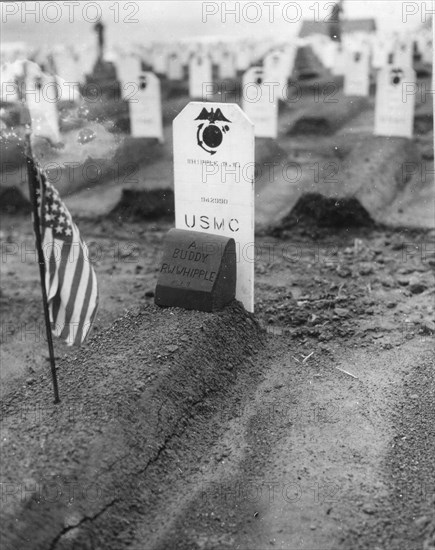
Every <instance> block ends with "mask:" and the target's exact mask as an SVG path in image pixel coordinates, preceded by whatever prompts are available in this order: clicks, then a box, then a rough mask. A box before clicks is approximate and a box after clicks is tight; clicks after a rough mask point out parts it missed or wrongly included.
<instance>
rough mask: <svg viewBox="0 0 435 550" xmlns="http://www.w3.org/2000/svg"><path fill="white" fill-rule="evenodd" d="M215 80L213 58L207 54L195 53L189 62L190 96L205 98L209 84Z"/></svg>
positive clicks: (192, 97)
mask: <svg viewBox="0 0 435 550" xmlns="http://www.w3.org/2000/svg"><path fill="white" fill-rule="evenodd" d="M212 82H213V75H212V65H211V59H210V57H209V56H208V55H206V54H195V55H193V56H192V57H191V59H190V63H189V97H190V98H191V99H203V98H204V95H206V93H207V85H210V84H211V83H212Z"/></svg>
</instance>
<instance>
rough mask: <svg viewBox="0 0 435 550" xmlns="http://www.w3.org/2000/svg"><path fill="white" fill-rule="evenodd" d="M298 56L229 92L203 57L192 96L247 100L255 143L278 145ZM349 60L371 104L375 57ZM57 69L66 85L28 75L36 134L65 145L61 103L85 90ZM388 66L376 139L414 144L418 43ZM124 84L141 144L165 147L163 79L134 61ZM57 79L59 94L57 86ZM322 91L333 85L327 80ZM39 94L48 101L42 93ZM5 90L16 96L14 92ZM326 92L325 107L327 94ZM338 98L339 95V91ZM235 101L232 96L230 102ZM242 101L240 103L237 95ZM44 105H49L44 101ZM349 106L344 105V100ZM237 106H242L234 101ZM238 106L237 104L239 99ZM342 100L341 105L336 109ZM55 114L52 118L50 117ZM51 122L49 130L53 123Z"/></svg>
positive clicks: (282, 55) (356, 54)
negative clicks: (281, 113) (61, 135)
mask: <svg viewBox="0 0 435 550" xmlns="http://www.w3.org/2000/svg"><path fill="white" fill-rule="evenodd" d="M295 55H296V50H295V49H292V48H287V49H280V50H273V51H271V52H269V53H268V54H267V55H266V56H265V57H264V59H263V66H261V67H260V66H254V67H250V68H248V70H247V71H245V73H244V74H243V77H242V82H241V87H240V85H239V89H236V88H235V87H234V83H232V84H228V85H227V84H225V83H223V84H222V83H217V82H213V77H212V65H211V60H210V57H209V56H208V55H205V54H204V55H196V56H194V57H193V58H192V59H191V60H190V66H189V90H190V98H191V99H198V100H203V101H206V100H215V99H216V97H219V94H220V97H221V101H226V97H225V96H226V94H227V93H228V92H231V91H232V90H233V91H235V93H236V97H238V98H239V99H241V105H242V109H243V111H244V112H245V113H246V115H247V116H248V117H249V118H250V120H251V121H252V122H253V123H254V127H255V136H256V137H263V138H273V139H276V138H277V137H278V107H279V102H280V101H284V102H295V101H297V100H298V98H299V95H298V94H300V89H299V86H298V83H297V82H294V81H293V82H290V84H289V78H290V76H291V75H292V73H293V67H294V58H295ZM340 55H341V56H342V57H344V58H345V63H344V66H345V71H344V73H345V74H344V86H343V95H344V97H346V96H347V97H353V96H363V97H367V96H368V95H369V90H370V82H371V74H373V65H372V63H371V59H372V58H371V56H370V50H369V48H368V47H365V46H364V44H363V43H359V44H354V48H352V49H351V48H350V47H349V49H348V50H344V48H343V51H342V53H341V54H340ZM61 61H62V59H59V58H57V59H56V64H57V66H58V67H59V68H61V67H62V70H61V71H60V72H61V74H62V77H63V78H60V76H59V75H57V76H52V75H49V74H46V73H42V71H41V70H40V69H39V68H38V66H37V65H36V64H33V65H30V64H29V65H28V66H29V67H30V69H29V70H28V72H27V75H26V88H25V89H26V92H28V93H26V96H27V97H26V99H27V104H28V106H29V109H30V111H31V116H32V123H33V124H34V127H35V128H37V127H39V128H40V129H41V131H42V127H41V125H44V124H49V125H50V126H51V127H52V132H53V133H54V134H55V136H54V137H53V139H59V129H58V124H57V123H56V121H57V119H58V115H57V102H56V101H55V97H56V95H55V92H57V98H58V99H65V98H68V99H73V100H75V99H79V97H80V95H79V94H78V92H77V91H78V83H77V82H76V87H71V82H72V81H71V80H70V76H69V74H68V63H67V62H66V61H65V60H63V61H64V62H63V63H61ZM385 62H386V64H385V65H384V66H383V67H382V68H380V69H378V70H377V71H375V73H376V101H375V123H374V134H375V135H387V136H401V137H408V138H410V137H412V133H413V119H414V106H415V97H416V95H417V92H418V89H417V85H416V76H415V71H414V70H413V68H412V48H411V45H410V42H408V43H401V44H398V45H397V48H396V50H393V53H392V54H389V56H388V57H386V59H385ZM117 72H118V78H119V80H120V83H121V91H122V97H123V99H124V100H126V101H128V102H129V110H130V128H131V135H132V136H133V137H145V138H156V139H158V140H160V141H161V142H162V141H163V122H162V100H161V83H160V79H159V78H158V76H156V75H155V74H154V73H153V72H151V71H142V69H141V66H140V61H139V59H138V58H137V57H129V58H126V59H124V60H123V61H122V62H120V63H119V64H118V66H117ZM53 79H56V84H57V89H56V90H55V89H54V88H53V87H52V86H50V84H52V83H53V82H52V81H53ZM319 84H321V86H322V88H325V87H327V86H328V85H330V84H332V82H331V83H329V82H327V81H326V80H323V81H322V82H321V83H319ZM37 86H39V87H40V89H41V91H40V93H35V88H36V87H37ZM2 90H3V91H4V90H6V91H8V88H7V86H6V87H4V86H2ZM14 90H15V88H14V87H11V88H10V89H9V93H8V94H7V97H6V98H5V97H4V94H2V95H3V97H2V99H4V100H9V101H11V100H12V101H14V100H16V101H17V100H18V95H17V94H15V93H14ZM324 91H325V90H324V89H322V90H320V89H319V90H318V94H319V96H320V100H322V99H323V98H322V97H321V94H322V92H324ZM335 91H336V90H335ZM229 97H231V96H229ZM233 97H234V95H233ZM44 99H45V100H46V101H44ZM341 100H343V101H344V99H343V96H341ZM232 101H234V99H233V100H232ZM236 101H237V99H236ZM336 101H337V100H336V99H335V100H334V102H336ZM325 109H327V104H326V103H325ZM50 113H51V114H50ZM47 121H48V122H47ZM44 132H45V133H46V130H44Z"/></svg>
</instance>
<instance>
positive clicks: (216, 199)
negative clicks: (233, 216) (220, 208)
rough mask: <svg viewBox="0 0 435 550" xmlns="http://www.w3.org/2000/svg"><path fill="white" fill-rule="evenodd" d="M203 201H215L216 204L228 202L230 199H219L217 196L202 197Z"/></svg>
mask: <svg viewBox="0 0 435 550" xmlns="http://www.w3.org/2000/svg"><path fill="white" fill-rule="evenodd" d="M201 202H214V203H215V204H228V199H218V198H217V197H201Z"/></svg>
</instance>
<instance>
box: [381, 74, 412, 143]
mask: <svg viewBox="0 0 435 550" xmlns="http://www.w3.org/2000/svg"><path fill="white" fill-rule="evenodd" d="M407 90H408V91H409V90H415V71H414V70H413V69H412V68H411V67H400V66H396V65H394V66H391V65H387V66H386V67H384V68H383V69H381V70H380V71H379V72H378V75H377V83H376V103H375V129H374V134H375V135H377V136H398V137H406V138H411V137H412V133H413V124H414V106H415V93H406V92H407Z"/></svg>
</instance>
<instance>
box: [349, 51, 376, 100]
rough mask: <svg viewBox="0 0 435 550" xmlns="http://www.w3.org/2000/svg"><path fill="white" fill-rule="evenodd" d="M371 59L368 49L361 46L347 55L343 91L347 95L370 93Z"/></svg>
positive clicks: (363, 95)
mask: <svg viewBox="0 0 435 550" xmlns="http://www.w3.org/2000/svg"><path fill="white" fill-rule="evenodd" d="M369 89H370V61H369V55H368V51H367V50H366V49H365V48H363V47H361V48H360V49H358V50H353V51H348V52H347V55H346V64H345V74H344V87H343V93H344V95H346V96H362V97H366V96H368V95H369Z"/></svg>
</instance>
